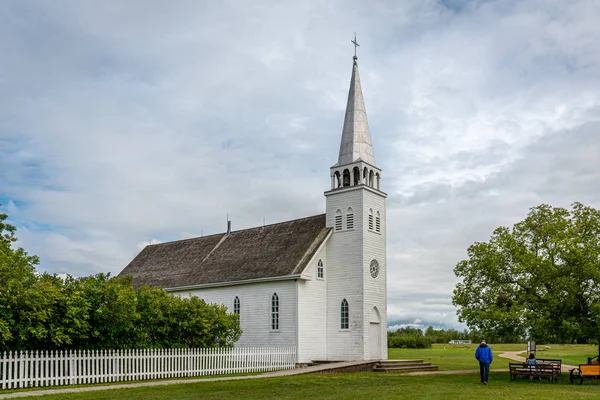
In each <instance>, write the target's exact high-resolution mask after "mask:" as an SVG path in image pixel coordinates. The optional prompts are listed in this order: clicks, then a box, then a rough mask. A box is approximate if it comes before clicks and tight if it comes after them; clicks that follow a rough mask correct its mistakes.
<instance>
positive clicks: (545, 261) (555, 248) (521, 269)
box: [452, 203, 600, 343]
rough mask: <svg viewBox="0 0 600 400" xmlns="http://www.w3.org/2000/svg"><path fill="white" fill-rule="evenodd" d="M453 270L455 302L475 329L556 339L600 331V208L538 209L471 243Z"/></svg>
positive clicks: (582, 338)
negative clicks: (466, 257) (510, 224)
mask: <svg viewBox="0 0 600 400" xmlns="http://www.w3.org/2000/svg"><path fill="white" fill-rule="evenodd" d="M454 273H455V274H456V276H457V277H458V278H461V282H460V283H458V284H457V285H456V288H455V289H454V296H453V297H452V301H453V304H454V305H455V306H457V307H458V311H457V313H458V316H459V321H461V322H465V323H466V324H467V325H468V326H469V327H470V328H477V329H480V330H481V331H482V332H483V333H490V334H494V335H497V336H500V337H503V338H506V337H514V338H517V337H520V336H529V337H531V338H532V339H536V340H538V341H543V342H557V343H566V342H572V341H575V340H577V341H578V342H579V343H586V342H589V341H595V340H597V338H598V337H599V336H600V210H597V209H595V208H592V207H589V206H585V205H583V204H581V203H575V204H573V206H572V209H571V210H567V209H564V208H558V207H551V206H548V205H540V206H538V207H534V208H531V209H530V212H529V214H528V215H527V217H526V218H525V220H524V221H522V222H519V223H517V224H515V225H514V226H513V227H512V229H510V228H507V227H500V228H497V229H496V230H495V231H494V233H493V234H492V237H491V238H490V240H489V241H488V242H477V243H474V244H472V245H471V246H470V247H469V249H468V259H466V260H463V261H461V262H459V263H458V264H457V266H456V268H455V269H454Z"/></svg>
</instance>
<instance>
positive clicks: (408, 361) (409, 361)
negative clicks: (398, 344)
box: [378, 360, 430, 366]
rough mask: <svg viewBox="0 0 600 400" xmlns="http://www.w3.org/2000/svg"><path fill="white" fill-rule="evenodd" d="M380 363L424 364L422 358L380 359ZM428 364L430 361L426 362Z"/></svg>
mask: <svg viewBox="0 0 600 400" xmlns="http://www.w3.org/2000/svg"><path fill="white" fill-rule="evenodd" d="M378 364H380V365H391V366H393V365H413V364H424V361H423V360H381V361H379V362H378ZM427 364H430V363H427Z"/></svg>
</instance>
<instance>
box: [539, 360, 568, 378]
mask: <svg viewBox="0 0 600 400" xmlns="http://www.w3.org/2000/svg"><path fill="white" fill-rule="evenodd" d="M536 362H537V364H552V365H554V366H556V368H558V374H559V375H560V373H561V372H562V360H558V359H554V358H537V359H536Z"/></svg>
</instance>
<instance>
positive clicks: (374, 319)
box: [369, 307, 381, 360]
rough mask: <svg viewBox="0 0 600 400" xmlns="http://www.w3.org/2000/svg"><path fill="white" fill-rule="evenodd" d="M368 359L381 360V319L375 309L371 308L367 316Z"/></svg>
mask: <svg viewBox="0 0 600 400" xmlns="http://www.w3.org/2000/svg"><path fill="white" fill-rule="evenodd" d="M369 358H371V359H372V360H373V359H377V360H378V359H380V358H381V317H380V316H379V310H378V309H377V307H373V309H372V310H371V315H370V316H369Z"/></svg>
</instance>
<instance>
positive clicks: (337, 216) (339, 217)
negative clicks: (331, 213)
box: [335, 210, 342, 231]
mask: <svg viewBox="0 0 600 400" xmlns="http://www.w3.org/2000/svg"><path fill="white" fill-rule="evenodd" d="M335 230H336V231H341V230H342V212H341V211H340V210H337V211H336V212H335Z"/></svg>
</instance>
